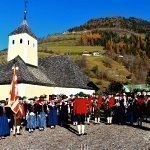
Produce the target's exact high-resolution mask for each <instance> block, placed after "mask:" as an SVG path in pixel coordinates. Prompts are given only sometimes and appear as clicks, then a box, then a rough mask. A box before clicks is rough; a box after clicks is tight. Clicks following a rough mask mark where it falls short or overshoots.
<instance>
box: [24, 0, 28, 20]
mask: <svg viewBox="0 0 150 150" xmlns="http://www.w3.org/2000/svg"><path fill="white" fill-rule="evenodd" d="M27 3H28V0H24V20H27Z"/></svg>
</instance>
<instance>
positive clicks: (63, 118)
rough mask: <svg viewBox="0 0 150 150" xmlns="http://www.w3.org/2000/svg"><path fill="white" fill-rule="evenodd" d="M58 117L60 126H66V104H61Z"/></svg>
mask: <svg viewBox="0 0 150 150" xmlns="http://www.w3.org/2000/svg"><path fill="white" fill-rule="evenodd" d="M59 115H60V124H61V126H65V125H67V124H68V105H67V102H63V103H62V106H61V109H60V112H59Z"/></svg>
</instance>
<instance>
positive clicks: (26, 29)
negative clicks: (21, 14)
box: [9, 20, 37, 39]
mask: <svg viewBox="0 0 150 150" xmlns="http://www.w3.org/2000/svg"><path fill="white" fill-rule="evenodd" d="M21 33H27V34H29V35H30V36H32V37H33V38H35V39H37V38H36V36H35V35H34V33H32V31H31V29H30V27H29V25H28V23H27V21H26V20H23V22H22V23H21V25H20V26H19V27H18V28H17V29H15V30H14V31H13V32H11V33H10V34H9V35H17V34H21Z"/></svg>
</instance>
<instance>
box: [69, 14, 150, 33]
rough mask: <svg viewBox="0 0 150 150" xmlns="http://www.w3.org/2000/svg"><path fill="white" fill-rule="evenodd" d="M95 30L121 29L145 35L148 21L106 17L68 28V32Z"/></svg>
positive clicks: (148, 24) (148, 25) (149, 25)
mask: <svg viewBox="0 0 150 150" xmlns="http://www.w3.org/2000/svg"><path fill="white" fill-rule="evenodd" d="M97 28H122V29H127V30H129V31H134V32H136V33H146V32H147V31H150V21H146V20H143V19H139V18H134V17H130V18H124V17H106V18H97V19H91V20H89V21H88V22H87V23H85V24H83V25H80V26H78V27H74V28H70V29H69V30H68V31H69V32H73V31H76V32H77V31H85V30H92V29H97Z"/></svg>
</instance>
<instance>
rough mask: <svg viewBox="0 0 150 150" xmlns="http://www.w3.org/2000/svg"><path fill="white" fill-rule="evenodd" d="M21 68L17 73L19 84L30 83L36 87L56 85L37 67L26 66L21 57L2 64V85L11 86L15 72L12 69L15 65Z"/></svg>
mask: <svg viewBox="0 0 150 150" xmlns="http://www.w3.org/2000/svg"><path fill="white" fill-rule="evenodd" d="M14 62H15V65H16V66H17V67H19V70H18V71H17V76H18V82H19V83H28V84H35V85H54V82H52V81H50V79H49V78H48V77H47V76H46V75H45V74H43V72H42V71H41V70H40V69H39V68H38V67H35V66H31V65H29V64H26V63H25V62H24V61H23V60H22V59H21V58H20V56H17V57H16V58H15V59H13V60H11V61H9V62H7V63H1V64H0V76H1V78H0V84H10V83H11V81H12V76H13V71H12V67H13V65H14Z"/></svg>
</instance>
